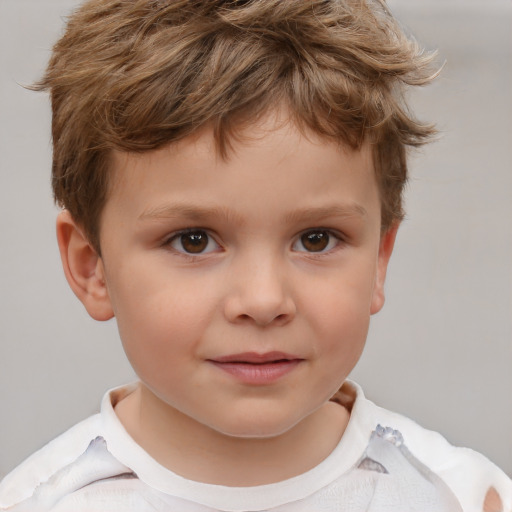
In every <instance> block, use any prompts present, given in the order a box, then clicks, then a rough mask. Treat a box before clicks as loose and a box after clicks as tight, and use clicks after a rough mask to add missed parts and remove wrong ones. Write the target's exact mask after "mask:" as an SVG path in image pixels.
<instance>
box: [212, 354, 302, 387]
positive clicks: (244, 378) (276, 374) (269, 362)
mask: <svg viewBox="0 0 512 512" xmlns="http://www.w3.org/2000/svg"><path fill="white" fill-rule="evenodd" d="M302 361H304V359H302V358H300V357H298V356H295V355H293V354H286V353H284V352H266V353H264V354H259V353H257V352H244V353H240V354H231V355H228V356H222V357H218V358H215V359H209V360H208V362H210V363H212V364H213V365H214V366H215V367H217V368H218V369H220V370H222V371H223V372H225V373H226V374H228V375H230V376H231V377H234V378H235V379H236V380H238V381H241V382H242V383H244V384H251V385H265V384H271V383H273V382H275V381H277V380H279V379H281V378H282V377H284V376H285V375H287V374H289V373H290V372H292V371H293V370H294V369H295V368H297V366H299V365H300V363H301V362H302Z"/></svg>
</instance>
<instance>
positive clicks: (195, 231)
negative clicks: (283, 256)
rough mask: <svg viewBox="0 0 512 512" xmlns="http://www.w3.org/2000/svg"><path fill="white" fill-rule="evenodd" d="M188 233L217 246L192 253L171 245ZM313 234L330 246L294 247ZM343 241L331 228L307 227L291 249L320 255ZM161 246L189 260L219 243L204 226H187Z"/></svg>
mask: <svg viewBox="0 0 512 512" xmlns="http://www.w3.org/2000/svg"><path fill="white" fill-rule="evenodd" d="M189 234H204V235H206V237H207V240H206V244H207V245H206V247H205V248H208V246H210V245H211V244H212V243H213V244H215V245H216V246H217V247H216V248H213V249H212V248H210V250H208V251H207V252H205V251H204V250H202V251H198V252H196V253H194V252H189V251H187V250H185V248H184V247H183V245H182V248H183V250H179V249H178V248H176V247H174V246H173V242H175V241H177V240H180V239H182V237H183V236H184V235H189ZM314 234H316V235H318V234H321V235H322V236H323V235H327V237H328V238H327V242H326V243H327V245H326V247H329V245H331V247H329V248H328V249H327V250H325V248H322V249H321V250H318V251H310V250H307V249H306V248H305V250H300V249H295V247H296V245H297V244H299V243H302V247H304V241H305V240H304V237H305V236H307V235H314ZM320 239H321V237H320ZM344 242H345V238H344V237H343V236H342V235H340V234H339V233H338V232H336V231H333V230H331V229H327V228H309V229H307V230H304V231H301V232H300V233H299V234H298V235H297V236H296V237H295V238H294V241H293V243H292V249H294V250H295V252H300V253H305V254H307V255H308V257H321V256H322V255H325V254H328V253H331V252H333V251H336V250H337V249H340V248H341V247H340V245H342V244H343V243H344ZM332 243H334V245H332ZM162 246H164V247H171V248H172V249H173V250H174V251H175V252H176V253H177V254H179V255H180V256H183V257H186V258H189V259H191V260H195V259H197V258H198V257H200V256H204V255H207V254H210V253H212V252H217V251H216V249H217V248H219V247H221V246H220V244H219V243H218V242H217V241H216V240H215V238H214V237H213V236H212V235H211V234H210V233H209V232H208V230H207V229H204V228H187V229H183V230H181V231H177V232H175V233H173V234H172V235H171V236H170V237H168V238H167V239H166V240H164V242H163V243H162Z"/></svg>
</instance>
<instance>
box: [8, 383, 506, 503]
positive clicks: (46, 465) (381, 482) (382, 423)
mask: <svg viewBox="0 0 512 512" xmlns="http://www.w3.org/2000/svg"><path fill="white" fill-rule="evenodd" d="M133 389H134V388H133V386H127V387H121V388H117V389H114V390H112V391H110V392H108V393H107V394H106V395H105V397H104V399H103V402H102V406H101V412H100V413H99V414H96V415H94V416H91V417H90V418H88V419H86V420H85V421H83V422H81V423H79V424H77V425H75V426H74V427H72V428H71V429H70V430H68V431H67V432H65V433H64V434H62V435H61V436H59V437H57V438H56V439H54V440H53V441H52V442H50V443H49V444H47V445H46V446H45V447H44V448H42V449H41V450H39V451H38V452H36V453H35V454H33V455H32V456H31V457H29V458H28V459H27V460H26V461H25V462H23V463H22V464H21V465H20V466H18V467H17V468H16V469H15V470H14V471H13V472H12V473H10V474H9V475H7V476H6V477H5V478H4V480H3V481H2V482H1V483H0V510H4V509H7V510H9V511H12V512H24V511H36V512H44V511H51V512H64V511H65V512H70V511H72V512H91V511H95V512H99V511H112V512H114V511H115V512H121V511H122V512H131V511H133V512H135V511H136V512H145V511H148V512H149V511H152V512H155V511H159V512H160V511H162V512H163V511H165V512H214V511H223V512H228V511H230V512H234V511H272V512H331V511H332V512H334V511H336V512H340V511H343V512H363V511H368V512H397V511H398V512H406V511H418V512H420V511H421V512H459V511H464V512H499V511H503V512H509V511H512V481H511V480H510V478H508V477H507V475H505V474H504V473H503V472H502V471H501V470H500V469H499V468H497V467H496V466H495V465H494V464H492V463H491V462H490V461H489V460H488V459H486V458H485V457H484V456H483V455H480V454H479V453H477V452H474V451H472V450H470V449H467V448H455V447H453V446H451V445H450V444H449V443H448V442H447V441H446V440H445V439H444V438H443V437H442V436H441V435H439V434H437V433H435V432H432V431H428V430H425V429H423V428H422V427H420V426H419V425H417V424H416V423H414V422H413V421H412V420H410V419H408V418H405V417H403V416H401V415H398V414H395V413H392V412H389V411H386V410H385V409H382V408H380V407H377V406H376V405H375V404H373V403H372V402H370V401H369V400H367V399H366V398H365V397H364V395H363V392H362V391H361V389H360V388H359V386H357V385H356V384H354V383H348V382H347V383H345V385H344V387H343V388H342V390H343V389H344V392H343V393H342V394H341V395H340V396H350V395H352V396H353V397H355V400H353V404H351V405H352V410H351V417H350V421H349V423H348V426H347V429H346V431H345V433H344V435H343V437H342V439H341V441H340V442H339V444H338V445H337V446H336V448H335V449H334V450H333V452H332V453H331V454H330V455H329V456H328V457H327V458H326V459H325V460H324V461H322V462H321V463H320V464H319V465H318V466H316V467H314V468H313V469H311V470H310V471H307V472H306V473H304V474H301V475H299V476H296V477H294V478H290V479H288V480H284V481H281V482H276V483H274V484H269V485H261V486H255V487H225V486H220V485H211V484H204V483H201V482H195V481H191V480H187V479H185V478H183V477H181V476H179V475H177V474H175V473H173V472H171V471H169V470H168V469H166V468H164V467H163V466H161V465H160V464H158V463H157V462H156V461H155V460H154V459H152V458H151V457H150V456H149V455H148V454H147V453H146V452H145V451H144V450H143V449H142V448H141V447H140V446H139V445H137V444H136V443H135V441H133V439H132V438H131V437H130V436H129V435H128V433H127V432H126V430H125V429H124V428H123V426H122V424H121V423H120V421H119V419H118V418H117V416H116V414H115V412H114V405H115V404H116V403H117V402H118V401H119V400H121V399H122V398H123V397H124V396H126V395H127V394H128V393H130V392H131V391H132V390H133Z"/></svg>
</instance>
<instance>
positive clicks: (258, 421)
mask: <svg viewBox="0 0 512 512" xmlns="http://www.w3.org/2000/svg"><path fill="white" fill-rule="evenodd" d="M251 416H252V415H251ZM262 417H263V414H262V415H261V416H259V417H258V418H252V417H247V418H243V419H240V418H239V419H237V421H233V422H231V423H230V424H223V425H217V426H216V427H213V428H214V429H215V430H217V432H219V433H221V434H223V435H225V436H229V437H237V438H240V439H270V438H273V437H279V436H280V435H282V434H285V433H286V432H288V431H289V430H291V429H292V428H293V427H294V426H295V425H297V424H298V423H299V422H300V419H298V420H290V419H287V420H286V419H282V418H281V419H279V420H277V418H274V421H269V420H268V419H267V421H265V420H263V418H262Z"/></svg>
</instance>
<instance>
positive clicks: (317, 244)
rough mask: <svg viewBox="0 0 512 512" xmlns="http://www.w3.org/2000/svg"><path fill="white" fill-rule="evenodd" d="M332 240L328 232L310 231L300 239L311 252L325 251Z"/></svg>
mask: <svg viewBox="0 0 512 512" xmlns="http://www.w3.org/2000/svg"><path fill="white" fill-rule="evenodd" d="M330 239H331V235H330V234H329V233H328V232H327V231H308V232H306V233H304V234H303V235H302V236H301V237H300V241H301V244H302V246H303V247H304V249H306V251H309V252H321V251H324V250H325V249H326V248H327V246H328V245H329V241H330Z"/></svg>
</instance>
